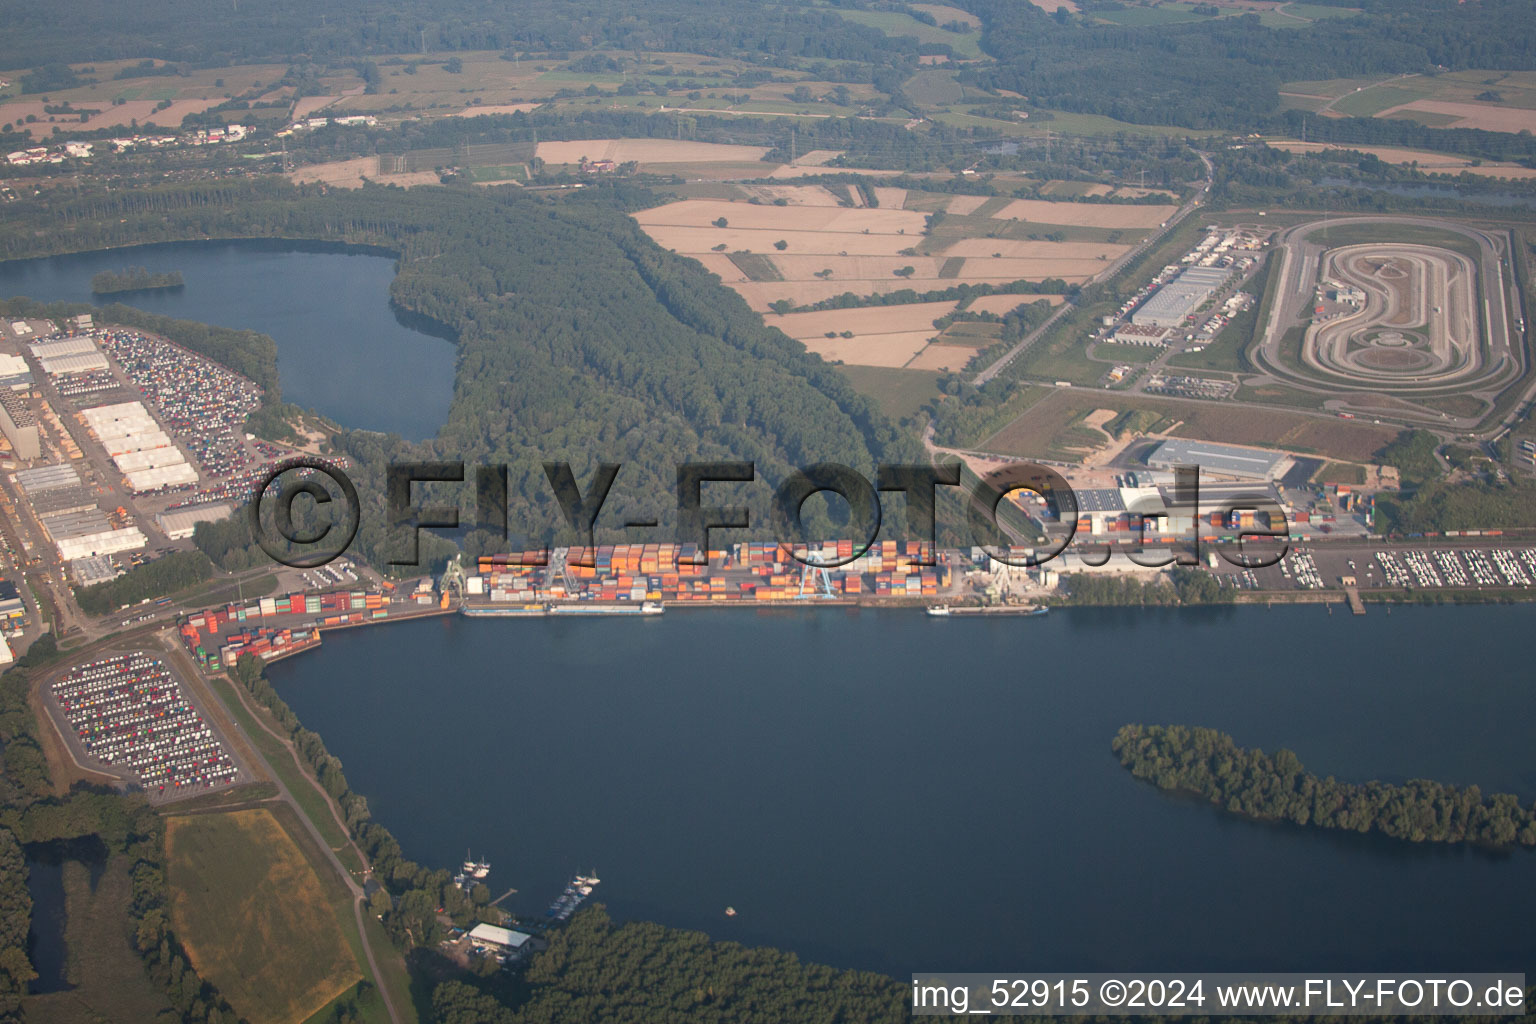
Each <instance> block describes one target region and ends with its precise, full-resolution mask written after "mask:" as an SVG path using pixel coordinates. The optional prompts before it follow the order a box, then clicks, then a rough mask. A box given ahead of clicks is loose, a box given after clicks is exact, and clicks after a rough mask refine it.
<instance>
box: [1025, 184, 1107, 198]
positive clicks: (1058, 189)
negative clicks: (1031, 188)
mask: <svg viewBox="0 0 1536 1024" xmlns="http://www.w3.org/2000/svg"><path fill="white" fill-rule="evenodd" d="M1113 191H1114V189H1113V188H1111V187H1110V186H1108V185H1103V184H1100V183H1099V182H1096V181H1048V182H1046V183H1045V184H1044V185H1041V186H1040V193H1041V194H1042V195H1047V196H1107V195H1109V194H1110V193H1111V192H1113Z"/></svg>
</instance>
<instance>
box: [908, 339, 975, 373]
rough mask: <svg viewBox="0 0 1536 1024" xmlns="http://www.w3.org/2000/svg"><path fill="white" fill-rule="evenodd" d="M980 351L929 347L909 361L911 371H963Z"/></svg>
mask: <svg viewBox="0 0 1536 1024" xmlns="http://www.w3.org/2000/svg"><path fill="white" fill-rule="evenodd" d="M978 351H980V350H979V349H974V348H969V347H967V346H965V345H929V346H928V347H927V348H925V349H923V350H922V351H921V352H919V353H918V354H917V355H915V356H913V357H912V358H911V360H909V361H908V363H907V365H906V369H909V370H963V369H964V368H965V364H966V363H968V362H970V361H971V359H972V358H973V357H975V355H976V353H977V352H978Z"/></svg>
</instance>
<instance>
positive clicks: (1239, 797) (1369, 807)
mask: <svg viewBox="0 0 1536 1024" xmlns="http://www.w3.org/2000/svg"><path fill="white" fill-rule="evenodd" d="M1112 746H1113V749H1114V752H1115V754H1116V755H1118V756H1119V758H1120V763H1121V764H1122V765H1124V766H1125V767H1126V768H1128V769H1130V771H1131V774H1132V775H1134V776H1136V778H1138V779H1144V780H1146V781H1148V782H1151V783H1152V784H1154V785H1156V786H1157V787H1158V788H1159V789H1167V790H1174V791H1178V792H1182V793H1193V794H1195V795H1196V796H1200V797H1204V798H1205V799H1206V800H1208V801H1210V802H1211V803H1213V804H1215V805H1216V806H1218V807H1221V808H1223V809H1224V810H1226V811H1229V812H1231V813H1233V814H1240V815H1243V816H1244V817H1249V818H1257V819H1260V820H1264V821H1287V822H1291V823H1293V824H1296V825H1307V826H1311V827H1314V828H1325V829H1342V830H1345V831H1350V832H1378V833H1380V834H1382V835H1385V836H1389V837H1391V838H1393V839H1404V840H1408V841H1409V842H1415V843H1424V842H1430V843H1478V844H1483V845H1490V846H1513V845H1516V844H1518V845H1520V846H1536V808H1531V807H1526V806H1522V805H1521V803H1520V800H1519V798H1518V797H1515V796H1512V795H1510V794H1508V793H1495V794H1492V795H1490V796H1484V795H1483V793H1482V790H1480V789H1479V788H1478V787H1477V786H1467V787H1460V786H1451V785H1447V784H1445V783H1442V782H1434V781H1430V780H1427V779H1410V780H1409V781H1407V782H1405V783H1402V784H1401V785H1396V784H1393V783H1388V782H1379V781H1372V782H1363V783H1355V782H1340V781H1339V780H1337V779H1335V778H1334V777H1333V776H1331V775H1330V776H1327V777H1326V778H1321V777H1319V776H1317V775H1315V774H1313V773H1312V772H1309V771H1307V770H1306V769H1305V768H1303V767H1302V764H1301V761H1300V760H1299V759H1298V758H1297V757H1296V755H1295V754H1294V753H1292V752H1291V751H1289V750H1283V749H1282V750H1279V751H1277V752H1276V753H1275V754H1274V755H1269V754H1266V753H1264V751H1262V750H1258V749H1251V748H1244V747H1240V746H1238V745H1237V743H1236V742H1235V741H1234V740H1233V739H1232V737H1230V736H1228V735H1226V734H1225V733H1221V732H1217V731H1216V730H1215V729H1205V728H1200V727H1192V726H1182V725H1168V726H1162V725H1126V726H1123V727H1122V728H1121V729H1120V731H1119V732H1118V733H1116V734H1115V739H1114V742H1113V745H1112Z"/></svg>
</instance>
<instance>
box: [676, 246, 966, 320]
mask: <svg viewBox="0 0 1536 1024" xmlns="http://www.w3.org/2000/svg"><path fill="white" fill-rule="evenodd" d="M694 258H695V259H697V258H698V257H694ZM738 276H740V275H739V272H738ZM726 283H727V284H729V285H730V287H731V290H732V291H734V292H736V294H738V295H740V296H741V297H742V298H743V299H745V300H746V301H747V305H748V306H751V307H752V308H753V309H755V310H757V311H758V312H760V313H761V312H765V311H767V309H768V308H769V306H770V305H771V304H772V303H774V302H777V301H778V300H779V299H788V300H789V301H790V302H791V303H793V304H794V305H796V306H809V305H812V304H813V303H817V302H820V301H822V300H823V299H830V298H834V297H835V296H838V295H842V294H844V293H845V292H852V293H854V294H855V295H886V294H889V293H890V292H899V291H901V290H903V289H906V288H913V289H917V290H922V291H927V290H930V289H933V288H945V287H948V286H949V285H952V284H956V283H957V282H955V281H938V280H934V279H930V280H927V281H916V282H913V281H906V280H902V279H901V278H899V277H889V278H884V279H881V280H867V281H857V280H843V281H836V280H833V281H751V282H738V281H735V279H734V278H733V279H727V280H726Z"/></svg>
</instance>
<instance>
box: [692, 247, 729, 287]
mask: <svg viewBox="0 0 1536 1024" xmlns="http://www.w3.org/2000/svg"><path fill="white" fill-rule="evenodd" d="M689 258H690V259H695V260H698V261H699V262H700V263H702V264H704V269H705V270H707V271H709V272H710V273H711V274H719V275H720V280H722V281H724V282H726V283H727V284H729V283H730V282H732V281H735V280H736V279H737V278H739V277H741V276H742V273H741V268H740V267H738V266H737V265H736V264H735V262H733V261H732V260H731V258H730V257H729V256H727V255H726V254H725V253H723V252H697V253H692V254H690V256H689Z"/></svg>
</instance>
